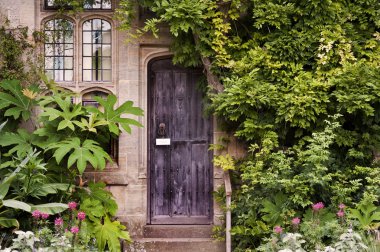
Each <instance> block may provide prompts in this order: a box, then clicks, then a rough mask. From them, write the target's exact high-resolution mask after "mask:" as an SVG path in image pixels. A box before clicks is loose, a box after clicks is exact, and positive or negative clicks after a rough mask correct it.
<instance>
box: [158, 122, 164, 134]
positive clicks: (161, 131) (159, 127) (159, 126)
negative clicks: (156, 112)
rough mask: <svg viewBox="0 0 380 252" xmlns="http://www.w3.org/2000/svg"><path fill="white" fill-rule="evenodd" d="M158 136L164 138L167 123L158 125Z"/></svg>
mask: <svg viewBox="0 0 380 252" xmlns="http://www.w3.org/2000/svg"><path fill="white" fill-rule="evenodd" d="M157 134H158V136H160V137H164V136H165V135H166V125H165V123H160V124H159V125H158V132H157Z"/></svg>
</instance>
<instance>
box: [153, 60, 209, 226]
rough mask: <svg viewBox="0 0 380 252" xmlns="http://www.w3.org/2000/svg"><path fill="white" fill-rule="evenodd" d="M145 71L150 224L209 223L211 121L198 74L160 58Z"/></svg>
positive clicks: (193, 70) (199, 73) (196, 71)
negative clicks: (147, 90) (204, 104)
mask: <svg viewBox="0 0 380 252" xmlns="http://www.w3.org/2000/svg"><path fill="white" fill-rule="evenodd" d="M148 74H149V77H150V83H149V109H150V111H149V118H150V121H149V159H150V160H149V164H150V167H149V181H150V187H149V194H150V196H149V197H150V199H149V204H150V206H149V211H150V223H151V224H208V223H210V222H211V217H212V216H211V213H212V207H211V206H212V205H211V202H212V188H213V187H212V165H211V158H212V153H211V152H210V151H208V147H209V144H210V141H211V121H210V118H208V117H205V116H204V111H203V107H202V104H203V102H202V93H201V92H200V91H199V90H198V89H197V81H198V80H199V78H200V77H201V75H202V73H201V71H199V70H195V69H186V68H181V67H177V66H173V64H172V62H171V59H160V60H155V61H153V62H151V64H150V67H149V73H148ZM157 139H159V140H157ZM169 141H170V143H169ZM161 144H162V145H161Z"/></svg>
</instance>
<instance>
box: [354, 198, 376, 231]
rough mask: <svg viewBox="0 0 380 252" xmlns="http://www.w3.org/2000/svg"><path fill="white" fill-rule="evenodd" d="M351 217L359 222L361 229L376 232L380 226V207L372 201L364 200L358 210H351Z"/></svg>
mask: <svg viewBox="0 0 380 252" xmlns="http://www.w3.org/2000/svg"><path fill="white" fill-rule="evenodd" d="M349 217H350V218H351V219H353V220H357V221H358V222H359V226H360V228H361V229H363V230H371V229H374V230H375V229H377V228H378V227H379V226H380V207H378V206H375V205H374V204H373V202H371V201H368V200H363V201H361V202H360V203H359V204H358V205H357V206H356V208H353V209H349Z"/></svg>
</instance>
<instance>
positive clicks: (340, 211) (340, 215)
mask: <svg viewBox="0 0 380 252" xmlns="http://www.w3.org/2000/svg"><path fill="white" fill-rule="evenodd" d="M336 215H338V217H343V216H344V212H343V211H342V210H339V211H338V212H337V213H336Z"/></svg>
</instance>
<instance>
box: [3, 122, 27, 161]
mask: <svg viewBox="0 0 380 252" xmlns="http://www.w3.org/2000/svg"><path fill="white" fill-rule="evenodd" d="M32 137H33V135H32V134H30V133H29V132H27V131H26V130H25V129H18V130H17V133H10V132H4V133H2V134H0V146H3V147H6V146H12V145H15V146H14V147H13V148H12V149H11V150H9V153H10V154H12V153H14V152H17V155H18V156H21V155H22V154H25V153H26V152H28V151H29V150H30V149H31V148H32V145H31V141H32Z"/></svg>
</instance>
